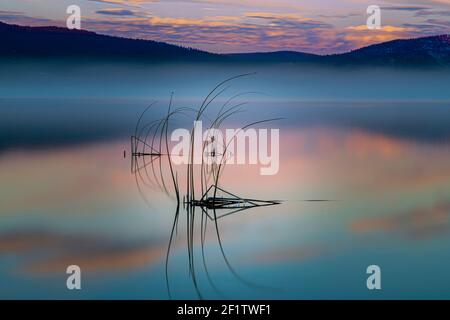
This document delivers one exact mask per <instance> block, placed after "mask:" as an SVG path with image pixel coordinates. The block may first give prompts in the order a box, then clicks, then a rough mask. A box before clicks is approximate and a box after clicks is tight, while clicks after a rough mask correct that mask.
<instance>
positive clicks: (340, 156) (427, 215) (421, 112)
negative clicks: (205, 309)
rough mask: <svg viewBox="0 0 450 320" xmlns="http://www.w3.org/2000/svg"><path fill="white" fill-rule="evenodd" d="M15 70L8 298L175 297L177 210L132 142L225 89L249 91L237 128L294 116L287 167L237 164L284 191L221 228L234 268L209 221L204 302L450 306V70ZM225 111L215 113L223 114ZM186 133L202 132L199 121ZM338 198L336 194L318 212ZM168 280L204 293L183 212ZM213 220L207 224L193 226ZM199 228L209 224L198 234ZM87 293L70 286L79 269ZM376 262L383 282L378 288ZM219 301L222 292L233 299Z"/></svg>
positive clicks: (271, 192) (1, 275) (3, 97)
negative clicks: (134, 169)
mask: <svg viewBox="0 0 450 320" xmlns="http://www.w3.org/2000/svg"><path fill="white" fill-rule="evenodd" d="M1 70H2V72H1V73H0V297H1V298H32V299H46V298H63V299H72V298H74V299H80V298H81V299H89V298H99V299H131V298H141V299H166V298H168V294H167V288H166V278H165V257H166V250H167V246H168V241H169V237H170V231H171V228H172V224H173V219H174V215H175V212H176V202H175V201H174V200H173V199H171V198H169V197H167V195H165V194H164V193H163V192H162V191H161V190H159V189H158V188H155V187H153V188H152V187H147V188H144V192H145V196H146V199H147V202H148V203H147V202H146V201H145V199H143V197H142V195H141V194H140V193H139V191H138V188H137V186H136V181H135V176H134V175H132V174H131V172H130V158H129V157H128V156H127V157H126V158H124V157H123V151H124V150H127V152H129V150H130V136H131V135H132V133H133V131H134V126H135V124H136V121H137V119H138V117H139V114H140V113H141V112H142V111H143V110H144V109H145V107H146V106H147V105H148V104H149V103H151V102H152V101H153V100H155V99H156V100H158V101H159V104H158V107H157V108H156V109H155V111H154V112H153V111H152V112H151V113H150V114H149V118H150V119H151V118H153V117H154V118H157V117H158V116H159V115H161V114H163V112H166V110H167V109H166V107H167V99H168V98H169V97H170V94H171V92H172V91H173V92H174V102H175V104H176V105H178V106H198V105H199V103H200V102H201V99H202V98H203V97H204V96H205V95H207V94H208V92H209V91H210V90H211V89H212V88H213V87H214V86H215V84H217V83H218V82H220V81H222V80H224V79H226V78H227V77H230V76H233V75H236V74H241V73H246V72H253V71H256V72H257V74H255V75H252V76H249V77H247V78H244V79H240V80H238V81H235V82H233V83H232V85H231V88H230V89H229V92H230V94H229V95H228V96H230V95H231V94H232V93H236V92H247V91H258V92H260V93H259V94H256V95H250V96H248V97H247V98H246V100H247V101H248V102H249V103H248V105H247V106H246V112H243V113H242V114H239V116H236V117H235V118H233V119H230V121H229V124H230V125H231V126H232V127H236V126H239V125H242V124H243V123H245V122H248V121H254V120H259V119H264V118H273V117H282V118H283V120H280V121H277V122H273V123H268V124H265V125H264V126H263V127H268V128H279V129H280V169H279V172H278V174H277V175H275V176H261V175H260V174H259V166H257V165H245V166H243V165H235V166H228V167H227V168H226V172H225V173H224V176H223V179H222V181H221V185H222V186H224V188H226V189H227V190H229V191H232V192H233V193H235V194H239V195H241V196H243V197H249V198H256V199H277V200H278V199H279V200H283V203H282V204H280V205H277V206H271V207H264V208H255V209H250V210H246V211H243V212H241V213H237V214H234V215H231V216H228V217H226V218H223V219H220V223H219V228H220V235H221V240H222V243H223V246H224V250H225V253H226V255H227V258H228V260H229V262H230V264H231V265H232V266H233V268H234V270H236V272H237V273H238V274H239V275H240V276H241V277H242V278H244V279H245V280H246V281H250V282H252V283H256V284H258V285H260V286H261V287H264V288H259V287H258V288H255V287H251V286H248V285H246V284H245V283H243V282H242V281H240V280H239V279H238V278H236V277H235V276H234V275H233V274H232V272H230V270H229V269H228V267H227V265H226V263H225V262H224V260H223V257H222V254H221V251H220V247H219V245H218V241H217V237H216V234H215V232H214V228H213V224H212V223H211V224H210V225H209V228H208V232H207V234H206V242H205V255H206V263H207V266H208V271H209V275H210V277H211V279H212V280H213V282H214V284H215V287H216V288H217V289H218V290H215V289H214V288H213V287H212V286H211V285H210V283H209V282H208V279H207V275H206V272H205V270H204V268H203V264H202V256H201V250H200V239H199V235H198V234H196V235H195V246H194V261H195V264H196V275H197V280H198V287H199V290H200V291H201V292H202V295H203V296H204V297H205V298H221V297H228V298H235V299H241V298H243V299H244V298H245V299H277V298H287V299H312V298H319V299H341V298H357V299H360V298H362V299H379V298H388V299H391V298H395V299H406V298H425V299H428V298H437V299H440V298H447V299H448V298H450V282H449V281H448V270H449V269H450V258H449V256H448V252H449V251H450V126H449V124H450V90H448V85H449V83H450V73H449V72H437V71H400V70H369V69H365V70H343V69H334V70H325V69H314V68H306V67H295V66H265V67H261V66H226V67H224V66H214V65H210V66H192V65H186V66H185V65H176V66H174V65H165V66H164V65H163V66H150V65H147V66H141V65H137V64H136V65H125V64H120V65H108V64H80V65H73V64H68V63H63V62H61V63H59V64H58V63H52V64H50V63H36V62H21V63H15V64H11V63H8V64H6V63H3V64H2V65H1ZM214 108H215V107H214V106H213V107H212V110H215V109H214ZM180 125H181V126H185V127H189V125H190V124H188V123H181V124H180ZM308 199H328V200H334V201H328V202H308V201H304V200H308ZM179 219H180V221H179V226H178V230H177V235H176V237H175V239H174V242H173V245H172V251H171V255H170V260H169V265H168V270H169V273H168V274H169V281H170V288H171V292H172V297H173V298H189V299H190V298H192V299H195V298H197V293H196V291H195V288H194V285H193V283H192V278H190V276H189V269H188V251H187V243H186V214H185V212H184V211H183V209H181V210H180V218H179ZM196 223H198V221H197V222H196ZM197 230H199V229H197ZM72 264H76V265H79V266H80V267H81V269H82V290H79V291H69V290H68V289H67V288H66V279H67V274H66V267H67V266H68V265H72ZM372 264H375V265H379V266H380V267H381V271H382V290H379V291H370V290H368V289H367V287H366V279H367V277H368V275H367V274H366V268H367V266H369V265H372ZM218 291H219V292H218Z"/></svg>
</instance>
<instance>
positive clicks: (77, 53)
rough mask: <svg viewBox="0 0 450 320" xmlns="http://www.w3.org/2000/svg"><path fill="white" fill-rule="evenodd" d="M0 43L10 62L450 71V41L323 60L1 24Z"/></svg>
mask: <svg viewBox="0 0 450 320" xmlns="http://www.w3.org/2000/svg"><path fill="white" fill-rule="evenodd" d="M0 42H1V46H0V57H13V58H22V57H25V58H27V57H29V58H42V57H49V58H53V57H58V58H99V59H108V58H112V59H142V60H146V61H197V62H233V63H239V62H243V63H311V64H324V65H336V66H339V65H344V66H352V65H357V66H358V65H387V66H436V67H442V66H445V67H450V35H438V36H430V37H423V38H417V39H407V40H393V41H388V42H384V43H380V44H374V45H370V46H367V47H363V48H360V49H356V50H353V51H350V52H347V53H343V54H334V55H323V56H322V55H315V54H310V53H303V52H296V51H276V52H255V53H235V54H213V53H209V52H205V51H201V50H197V49H192V48H185V47H181V46H176V45H172V44H167V43H164V42H157V41H152V40H139V39H128V38H121V37H114V36H107V35H101V34H97V33H95V32H91V31H85V30H69V29H66V28H60V27H26V26H18V25H11V24H6V23H3V22H0Z"/></svg>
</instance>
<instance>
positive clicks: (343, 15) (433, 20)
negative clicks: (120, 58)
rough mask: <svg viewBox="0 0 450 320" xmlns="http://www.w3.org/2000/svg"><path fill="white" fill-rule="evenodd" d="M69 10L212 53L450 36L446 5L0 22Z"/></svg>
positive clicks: (192, 7)
mask: <svg viewBox="0 0 450 320" xmlns="http://www.w3.org/2000/svg"><path fill="white" fill-rule="evenodd" d="M70 5H78V6H79V7H80V9H81V15H82V20H81V28H82V29H86V30H90V31H95V32H97V33H101V34H108V35H115V36H122V37H127V38H140V39H150V40H157V41H163V42H167V43H172V44H177V45H182V46H188V47H193V48H198V49H202V50H206V51H209V52H217V53H231V52H256V51H258V52H266V51H279V50H295V51H303V52H309V53H316V54H332V53H341V52H346V51H350V50H353V49H357V48H360V47H363V46H367V45H370V44H374V43H379V42H383V41H389V40H393V39H399V38H413V37H420V36H428V35H437V34H448V33H450V0H416V1H413V2H412V1H406V0H339V1H337V0H308V1H299V0H266V1H264V0H184V1H177V0H78V1H77V0H14V1H5V0H1V1H0V21H3V22H6V23H13V24H19V25H30V26H48V25H56V26H62V27H64V26H66V19H67V17H68V14H67V13H66V9H67V7H68V6H70ZM370 5H378V6H379V7H380V8H381V29H379V30H369V29H368V28H367V26H366V20H367V18H368V14H367V12H366V10H367V7H368V6H370Z"/></svg>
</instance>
